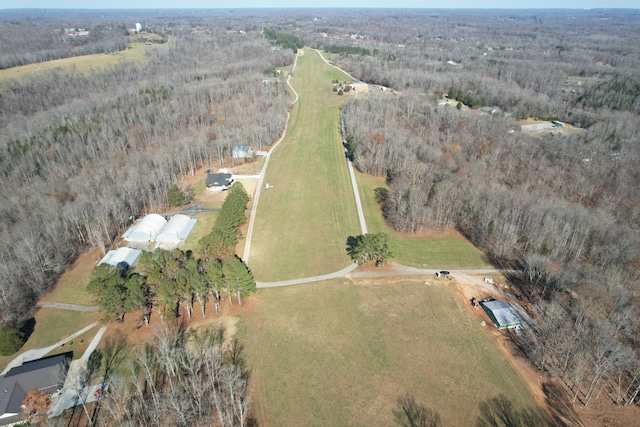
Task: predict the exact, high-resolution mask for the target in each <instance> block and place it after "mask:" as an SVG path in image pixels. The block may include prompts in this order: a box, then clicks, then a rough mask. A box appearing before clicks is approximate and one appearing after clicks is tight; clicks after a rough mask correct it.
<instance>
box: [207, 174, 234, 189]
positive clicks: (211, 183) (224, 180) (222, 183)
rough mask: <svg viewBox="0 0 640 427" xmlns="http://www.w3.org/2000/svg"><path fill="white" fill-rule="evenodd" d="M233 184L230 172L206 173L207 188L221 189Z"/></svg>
mask: <svg viewBox="0 0 640 427" xmlns="http://www.w3.org/2000/svg"><path fill="white" fill-rule="evenodd" d="M231 185H233V177H232V175H231V174H230V173H210V174H208V175H207V190H210V191H223V190H227V189H228V188H229V187H231Z"/></svg>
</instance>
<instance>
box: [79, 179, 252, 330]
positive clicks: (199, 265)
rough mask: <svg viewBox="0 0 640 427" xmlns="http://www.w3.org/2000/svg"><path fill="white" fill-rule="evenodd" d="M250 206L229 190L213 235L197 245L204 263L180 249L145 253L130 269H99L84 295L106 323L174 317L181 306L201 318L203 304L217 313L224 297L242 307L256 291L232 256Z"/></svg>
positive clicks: (236, 188) (238, 189) (243, 195)
mask: <svg viewBox="0 0 640 427" xmlns="http://www.w3.org/2000/svg"><path fill="white" fill-rule="evenodd" d="M248 201H249V195H248V194H247V192H246V191H245V189H244V187H243V186H242V184H240V183H235V184H234V185H233V186H232V187H231V188H230V189H229V192H228V194H227V198H226V199H225V201H224V203H223V204H222V209H221V211H220V215H219V216H218V218H217V220H216V223H215V225H214V227H213V230H212V231H211V233H209V234H208V235H206V236H205V237H203V238H202V240H201V242H200V246H201V249H202V250H201V252H202V254H203V257H202V258H196V257H195V256H194V255H193V253H192V252H191V251H182V250H180V249H174V250H172V251H167V250H164V249H156V250H154V251H153V252H143V254H142V255H141V256H140V261H139V262H138V264H137V265H136V267H135V268H134V269H132V268H121V267H119V266H118V267H113V266H110V265H108V264H101V265H99V266H98V267H97V268H96V270H95V272H94V274H93V277H92V278H91V280H90V282H89V284H88V287H87V289H88V290H89V292H91V293H92V294H93V295H95V296H96V297H97V298H98V304H99V305H100V307H101V308H102V309H103V310H104V312H105V314H106V315H107V317H108V318H110V319H116V318H120V319H122V318H123V316H124V314H125V313H131V312H134V311H139V310H142V309H145V308H152V307H154V306H155V307H157V309H158V311H159V312H160V314H161V316H162V317H163V318H164V317H169V318H173V317H177V316H178V314H179V308H180V306H183V307H184V309H185V311H186V313H187V315H188V316H189V318H191V315H192V312H193V307H194V304H195V302H196V301H197V302H198V303H199V304H200V307H201V309H202V315H203V316H204V315H205V306H206V304H207V301H209V299H210V298H211V297H212V296H213V297H214V301H215V307H216V312H217V311H218V309H219V308H220V301H221V300H222V298H223V294H226V295H228V297H229V302H230V303H231V302H232V298H233V296H236V298H237V301H238V304H242V298H244V297H246V296H247V295H249V294H250V293H252V292H254V291H255V289H256V286H255V281H254V280H253V276H252V274H251V272H250V271H249V269H248V267H247V266H246V264H245V263H244V262H242V260H241V259H240V258H238V257H237V256H236V255H235V246H236V244H237V243H238V237H239V233H240V232H239V227H240V226H241V225H242V224H244V223H245V222H246V216H245V213H244V211H245V209H246V207H247V202H248ZM149 316H150V311H149V310H148V311H147V312H146V314H145V315H144V316H143V319H144V320H145V321H147V322H148V320H149Z"/></svg>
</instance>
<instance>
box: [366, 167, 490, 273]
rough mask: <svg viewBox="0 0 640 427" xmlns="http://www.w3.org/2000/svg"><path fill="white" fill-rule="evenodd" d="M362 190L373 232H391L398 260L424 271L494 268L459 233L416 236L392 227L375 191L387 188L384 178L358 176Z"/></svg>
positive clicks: (368, 222) (484, 256)
mask: <svg viewBox="0 0 640 427" xmlns="http://www.w3.org/2000/svg"><path fill="white" fill-rule="evenodd" d="M356 180H357V182H358V191H359V192H360V200H361V201H362V209H363V210H364V215H365V221H366V222H367V229H368V231H369V233H380V232H383V233H387V234H389V235H390V236H391V242H392V245H393V247H394V249H395V253H396V256H395V257H394V261H397V262H399V263H400V264H404V265H409V266H413V267H420V268H436V269H439V268H442V269H457V268H481V267H491V264H490V263H489V259H488V258H487V256H486V255H485V254H484V253H483V252H482V251H480V250H479V249H478V248H476V247H475V246H473V244H471V242H469V241H468V240H467V239H465V238H464V236H462V235H460V234H458V233H452V232H450V233H445V234H430V235H428V236H420V235H417V236H412V235H410V234H407V233H399V232H397V231H395V230H393V229H392V228H391V227H389V226H388V225H387V224H386V223H385V221H384V218H383V217H382V210H381V209H380V205H379V204H378V203H377V202H376V200H375V195H374V190H375V189H376V188H378V187H385V188H387V184H386V183H385V180H384V178H378V177H373V176H370V175H365V174H362V173H356Z"/></svg>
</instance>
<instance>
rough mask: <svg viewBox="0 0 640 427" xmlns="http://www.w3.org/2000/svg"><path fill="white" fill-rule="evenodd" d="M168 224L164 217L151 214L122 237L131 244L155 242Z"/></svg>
mask: <svg viewBox="0 0 640 427" xmlns="http://www.w3.org/2000/svg"><path fill="white" fill-rule="evenodd" d="M166 223H167V220H166V219H164V217H163V216H162V215H158V214H149V215H147V216H145V217H144V218H142V220H141V221H140V222H138V223H137V224H136V225H134V226H133V227H132V228H130V229H129V230H127V232H126V233H125V234H124V236H122V237H123V238H124V239H125V240H127V241H129V242H153V241H155V240H156V236H157V235H158V233H160V230H162V227H164V225H165V224H166Z"/></svg>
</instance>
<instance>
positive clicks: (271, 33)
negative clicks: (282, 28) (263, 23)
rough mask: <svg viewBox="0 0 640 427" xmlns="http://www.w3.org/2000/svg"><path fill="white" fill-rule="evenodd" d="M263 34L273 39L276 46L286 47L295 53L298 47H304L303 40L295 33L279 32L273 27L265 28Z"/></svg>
mask: <svg viewBox="0 0 640 427" xmlns="http://www.w3.org/2000/svg"><path fill="white" fill-rule="evenodd" d="M262 33H263V35H264V36H265V37H266V38H267V39H269V40H271V41H272V42H273V43H274V44H275V45H276V46H280V47H284V48H287V49H291V50H293V53H297V52H298V49H300V48H302V46H303V44H302V41H301V40H300V39H299V38H298V37H296V36H294V35H293V34H288V33H279V32H277V31H275V30H274V29H273V28H265V29H264V30H263V31H262Z"/></svg>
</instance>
